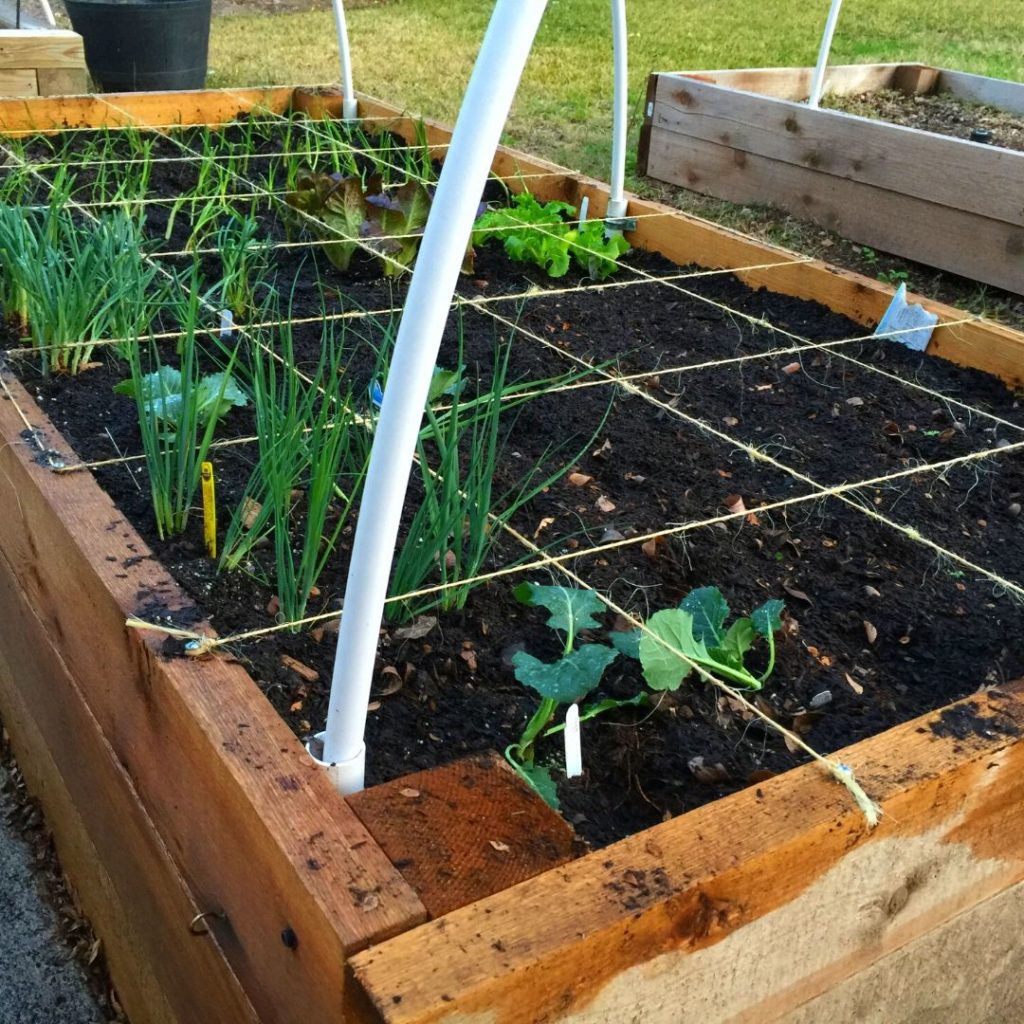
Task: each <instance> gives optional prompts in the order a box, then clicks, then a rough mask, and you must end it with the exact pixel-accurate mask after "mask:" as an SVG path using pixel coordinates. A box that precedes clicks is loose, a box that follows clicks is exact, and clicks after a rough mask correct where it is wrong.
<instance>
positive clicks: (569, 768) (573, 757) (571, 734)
mask: <svg viewBox="0 0 1024 1024" xmlns="http://www.w3.org/2000/svg"><path fill="white" fill-rule="evenodd" d="M564 735H565V777H566V778H567V779H575V778H578V777H579V776H580V775H582V774H583V740H582V739H581V737H580V706H579V704H570V705H569V710H568V711H566V713H565V734H564Z"/></svg>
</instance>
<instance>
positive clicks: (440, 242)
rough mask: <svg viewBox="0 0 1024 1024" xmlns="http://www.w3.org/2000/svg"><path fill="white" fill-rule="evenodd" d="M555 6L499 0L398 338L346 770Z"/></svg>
mask: <svg viewBox="0 0 1024 1024" xmlns="http://www.w3.org/2000/svg"><path fill="white" fill-rule="evenodd" d="M546 6H547V0H498V2H497V4H496V5H495V8H494V13H493V14H492V15H491V21H490V24H489V25H488V27H487V33H486V35H485V36H484V41H483V44H482V46H481V47H480V53H479V55H478V56H477V59H476V64H475V65H474V67H473V73H472V75H471V76H470V79H469V85H468V87H467V88H466V95H465V98H464V100H463V103H462V109H461V110H460V111H459V116H458V120H457V121H456V123H455V131H454V132H453V133H452V139H451V144H450V145H449V147H448V156H447V159H446V160H445V162H444V167H443V168H442V170H441V176H440V178H439V180H438V183H437V192H436V193H435V195H434V201H433V203H432V205H431V209H430V216H429V217H428V218H427V224H426V228H425V230H424V232H423V240H422V242H421V243H420V251H419V256H418V258H417V260H416V268H415V271H414V272H413V275H412V281H411V282H410V284H409V291H408V295H407V298H406V302H405V309H404V310H403V312H402V320H401V323H400V324H399V328H398V336H397V338H396V340H395V348H394V353H393V355H392V359H391V368H390V372H389V374H388V381H387V386H386V387H385V388H384V399H383V401H382V402H381V409H380V417H379V419H378V421H377V425H376V427H375V429H374V435H373V448H372V450H371V452H370V464H369V468H368V470H367V473H366V483H365V487H364V491H363V500H362V505H361V508H360V510H359V518H358V522H357V524H356V534H355V539H354V542H353V546H352V558H351V561H350V563H349V571H348V580H347V581H346V585H345V601H344V612H343V613H342V616H341V628H340V630H339V631H338V648H337V652H336V654H335V659H334V672H333V674H332V678H331V699H330V703H329V705H328V710H327V724H326V726H325V728H324V732H323V733H322V734H321V737H322V750H321V752H320V754H319V755H318V757H317V760H319V761H320V762H321V763H322V764H324V765H325V766H327V767H328V768H329V770H331V766H333V767H334V768H335V769H338V770H339V771H337V772H336V773H335V774H337V775H340V774H341V773H342V771H344V773H345V778H344V779H343V780H341V781H342V782H343V783H344V784H345V785H351V784H354V782H355V781H356V776H355V772H354V770H351V769H350V765H351V764H354V763H356V762H358V761H359V759H360V758H361V757H363V750H364V747H363V736H364V733H365V731H366V708H367V705H368V704H369V702H370V686H371V684H372V681H373V669H374V663H375V661H376V657H377V643H378V641H379V638H380V624H381V619H382V618H383V615H384V601H385V598H386V597H387V587H388V578H389V576H390V574H391V564H392V562H393V560H394V556H395V541H396V539H397V537H398V527H399V523H400V520H401V516H402V505H403V503H404V501H405V493H406V489H407V487H408V483H409V467H410V466H411V464H412V459H413V454H414V452H415V449H416V439H417V437H418V436H419V432H420V427H421V424H422V422H423V410H424V408H425V406H426V403H427V394H428V392H429V390H430V381H431V379H432V378H433V375H434V366H435V364H436V362H437V353H438V350H439V349H440V347H441V336H442V334H443V333H444V327H445V324H446V323H447V321H448V314H449V310H450V306H451V301H452V297H453V295H454V294H455V285H456V284H457V282H458V277H459V270H460V268H461V267H462V261H463V258H464V257H465V252H466V242H467V240H468V239H469V237H470V233H471V232H472V230H473V222H474V221H475V220H476V212H477V207H478V205H479V202H480V196H481V195H482V194H483V191H484V186H485V185H486V183H487V175H488V174H489V173H490V169H491V164H492V162H493V160H494V153H495V150H496V149H497V147H498V142H499V140H500V138H501V131H502V128H503V127H504V125H505V120H506V119H507V117H508V112H509V108H510V107H511V105H512V99H513V97H514V96H515V92H516V88H517V87H518V85H519V79H520V77H521V75H522V73H523V67H524V65H525V64H526V59H527V57H528V56H529V53H530V49H531V47H532V46H533V39H534V36H535V35H536V32H537V28H538V26H539V25H540V19H541V17H542V16H543V14H544V9H545V7H546Z"/></svg>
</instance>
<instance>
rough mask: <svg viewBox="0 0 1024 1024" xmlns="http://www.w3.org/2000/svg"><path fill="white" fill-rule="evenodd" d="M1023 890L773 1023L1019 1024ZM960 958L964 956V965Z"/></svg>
mask: <svg viewBox="0 0 1024 1024" xmlns="http://www.w3.org/2000/svg"><path fill="white" fill-rule="evenodd" d="M1022 920H1024V884H1021V883H1018V884H1017V885H1015V886H1013V887H1012V888H1010V889H1007V890H1006V891H1005V892H1003V893H1000V894H999V895H997V896H993V897H992V898H991V899H988V900H984V901H983V902H981V903H978V904H977V905H975V906H973V907H971V908H970V909H969V910H966V911H964V913H962V914H959V915H958V916H956V917H954V918H952V920H950V921H949V922H948V923H947V924H945V925H943V926H942V927H939V928H936V929H934V930H933V931H930V932H929V933H928V934H927V935H925V936H922V937H921V938H920V939H917V940H916V941H914V942H910V943H908V944H907V945H906V946H903V947H901V948H900V949H898V950H896V951H895V952H894V953H891V954H890V955H889V956H887V957H885V958H884V959H882V960H879V961H877V962H876V963H874V964H872V965H871V966H870V967H869V968H867V969H866V970H863V971H861V972H859V973H858V974H856V975H854V976H853V977H851V978H849V979H847V980H846V981H844V982H843V983H842V984H840V985H836V986H835V987H833V988H832V989H830V990H829V991H828V992H825V993H823V994H822V995H820V996H818V997H817V998H816V999H812V1000H811V1001H810V1002H807V1003H804V1005H803V1006H801V1007H799V1008H798V1009H795V1010H792V1011H790V1012H788V1013H787V1014H786V1015H785V1016H784V1017H782V1018H779V1020H780V1021H781V1022H782V1024H820V1022H821V1021H833V1022H842V1021H856V1022H857V1024H936V1022H939V1021H943V1022H946V1021H948V1022H953V1021H955V1022H956V1024H1020V1021H1022V1020H1024V944H1022V943H1021V942H1020V938H1019V936H1020V922H1021V921H1022ZM965 951H967V954H966V958H965Z"/></svg>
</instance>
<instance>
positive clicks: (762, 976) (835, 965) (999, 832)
mask: <svg viewBox="0 0 1024 1024" xmlns="http://www.w3.org/2000/svg"><path fill="white" fill-rule="evenodd" d="M1022 690H1024V688H1022V686H1021V685H1020V684H1018V685H1016V686H1014V687H1013V688H1008V689H1006V690H1003V691H991V692H989V693H988V694H986V695H979V696H976V697H974V698H971V699H970V700H968V701H965V702H961V704H960V706H959V708H960V710H959V711H958V712H955V714H957V715H958V716H960V717H959V718H958V720H963V721H965V722H969V723H973V724H972V725H971V726H970V728H969V729H968V733H967V734H964V733H961V736H962V738H960V739H957V738H956V737H954V736H952V735H949V734H947V735H939V733H940V732H942V729H941V728H938V729H936V728H935V726H936V723H938V722H940V720H941V721H948V720H949V718H948V715H949V712H947V713H946V716H947V717H946V718H945V719H942V718H941V716H940V715H929V716H925V717H923V718H922V719H919V720H917V721H913V722H909V723H907V724H905V725H902V726H899V727H897V728H895V729H892V730H890V731H889V732H887V733H885V734H883V735H881V736H877V737H874V738H873V739H870V740H866V741H864V742H862V743H860V744H858V745H857V746H856V747H854V748H851V749H850V750H848V751H845V752H844V753H843V754H842V755H841V757H842V759H843V760H844V761H847V762H848V763H852V764H853V765H854V767H855V768H856V769H857V771H858V773H859V776H860V778H861V781H862V782H863V783H864V785H865V786H866V788H867V789H868V791H869V792H871V793H872V794H873V795H874V796H875V797H876V798H878V799H880V800H881V802H882V804H883V806H884V808H885V812H886V816H885V819H884V821H883V824H882V825H881V826H880V827H879V828H878V829H876V830H875V831H874V832H869V831H868V830H867V828H866V826H865V824H864V821H863V818H862V817H861V816H860V814H859V812H858V811H856V809H854V808H852V806H851V803H850V801H849V799H848V798H847V796H846V794H845V793H844V792H843V791H842V790H840V789H839V788H838V787H837V786H836V785H835V784H834V783H832V782H829V781H828V780H826V779H825V777H824V776H823V775H822V773H821V771H820V770H819V769H818V768H816V767H814V766H808V767H806V768H800V769H797V770H795V771H791V772H788V773H787V774H786V775H784V776H781V777H777V778H775V779H771V780H769V781H768V782H766V783H764V784H762V785H760V786H758V787H756V788H755V787H752V788H749V789H746V790H744V791H742V792H740V793H736V794H734V795H733V796H730V797H727V798H726V799H724V800H720V801H718V802H716V803H715V804H712V805H708V806H705V807H703V808H699V809H698V810H696V811H692V812H690V813H689V814H687V815H685V816H683V817H682V818H679V819H676V820H674V821H671V822H667V823H665V824H663V825H660V826H657V827H655V828H652V829H648V830H647V831H646V832H644V833H642V834H640V835H637V836H633V837H632V838H630V839H626V840H624V841H622V842H621V843H617V844H615V845H614V846H611V847H609V848H607V849H605V850H603V851H600V852H598V853H595V854H593V855H591V856H588V857H585V858H583V859H582V860H579V861H575V862H573V863H572V864H569V865H566V866H565V867H563V868H560V869H559V870H558V871H554V872H548V873H547V874H545V875H542V876H540V877H539V878H537V879H534V880H533V881H531V882H526V883H524V884H523V885H520V886H517V887H516V888H514V889H511V890H508V891H507V892H505V893H502V894H500V895H498V896H495V897H492V898H491V899H488V900H484V901H482V902H480V903H478V904H474V905H473V906H471V907H466V908H464V909H463V910H460V911H456V912H454V913H452V914H449V915H448V916H447V917H446V918H444V919H443V920H442V921H439V922H433V923H430V924H427V925H424V926H422V927H420V928H418V929H415V930H414V931H412V932H408V933H406V934H405V935H403V936H400V937H398V938H396V939H394V940H392V941H391V942H389V943H386V944H384V945H383V946H380V947H375V948H372V949H370V950H368V951H366V952H365V953H361V954H358V955H357V956H356V957H354V958H353V959H352V960H351V962H350V963H351V968H352V970H353V972H354V974H355V976H356V977H357V978H358V979H359V980H360V982H361V984H362V985H363V987H364V989H365V990H366V991H367V993H368V994H369V996H370V998H371V999H372V1001H373V1003H374V1005H375V1006H376V1008H377V1012H378V1014H379V1016H380V1018H381V1019H382V1020H384V1021H387V1022H390V1024H427V1022H434V1021H452V1022H454V1021H458V1022H459V1024H483V1022H488V1024H536V1022H538V1021H545V1022H548V1024H553V1022H556V1021H565V1022H573V1024H583V1022H587V1024H597V1022H600V1024H621V1022H622V1021H643V1022H644V1024H678V1022H680V1021H695V1022H696V1021H700V1022H702V1024H716V1022H725V1021H732V1022H738V1021H749V1022H754V1021H756V1022H763V1021H770V1020H775V1019H777V1018H778V1017H780V1016H782V1015H783V1014H785V1013H786V1012H789V1011H790V1010H792V1009H794V1008H796V1007H799V1006H802V1005H804V1004H805V1003H807V1002H808V1001H810V1000H811V999H813V998H816V997H817V996H819V995H821V994H822V993H823V992H826V991H830V990H832V989H834V988H835V987H836V986H838V985H840V984H841V983H843V982H844V981H845V980H846V979H848V978H851V977H854V976H855V975H857V974H858V973H860V972H861V971H864V970H867V969H869V968H870V967H871V966H872V965H873V964H876V963H877V962H878V961H880V960H882V959H883V958H885V957H887V956H888V955H889V954H890V953H892V952H894V951H896V950H898V949H901V948H903V947H904V946H906V945H907V944H908V943H910V942H913V941H916V940H917V939H919V938H920V937H921V936H924V935H927V934H929V933H930V932H932V931H934V930H935V929H938V928H941V927H944V926H945V925H946V924H947V922H949V921H951V920H952V919H953V918H955V917H956V916H957V915H959V914H961V913H963V912H964V911H966V910H967V909H968V908H970V907H971V906H973V905H975V904H977V903H979V902H981V901H984V900H986V899H989V898H991V897H993V896H994V895H996V894H997V893H999V892H1001V891H1003V890H1004V889H1007V888H1009V887H1010V886H1013V885H1015V884H1017V883H1018V882H1019V881H1020V880H1021V879H1022V878H1024V816H1022V815H1021V814H1020V813H1019V811H1020V807H1021V804H1022V801H1024V774H1022V769H1024V744H1021V743H1019V742H1017V739H1018V737H1019V735H1020V731H1021V729H1022V727H1024V692H1022ZM553 908H557V909H553ZM539 922H543V926H540V925H539ZM482 939H483V941H481V940H482ZM959 953H960V955H961V957H963V958H967V959H968V961H969V956H970V949H969V948H968V949H963V948H961V949H960V950H959ZM527 994H528V996H527ZM839 1020H843V1018H839Z"/></svg>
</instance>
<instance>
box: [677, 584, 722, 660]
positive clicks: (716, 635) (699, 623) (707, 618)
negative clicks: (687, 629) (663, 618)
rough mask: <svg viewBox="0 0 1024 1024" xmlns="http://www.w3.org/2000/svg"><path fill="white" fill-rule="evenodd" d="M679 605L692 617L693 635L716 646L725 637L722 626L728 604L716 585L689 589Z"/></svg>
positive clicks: (705, 642)
mask: <svg viewBox="0 0 1024 1024" xmlns="http://www.w3.org/2000/svg"><path fill="white" fill-rule="evenodd" d="M679 607H680V608H681V609H682V610H683V611H684V612H689V613H690V615H691V617H692V618H693V635H694V636H695V637H696V638H697V639H698V640H700V641H701V642H702V643H704V644H711V645H712V646H716V647H717V646H718V645H720V644H721V643H722V641H723V640H724V639H725V634H724V632H723V627H724V625H725V620H726V619H727V618H728V617H729V606H728V605H727V604H726V603H725V598H724V597H722V592H721V591H720V590H719V589H718V587H698V588H697V589H696V590H691V591H690V593H689V594H687V595H686V597H685V598H684V599H683V602H682V604H680V605H679Z"/></svg>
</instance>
